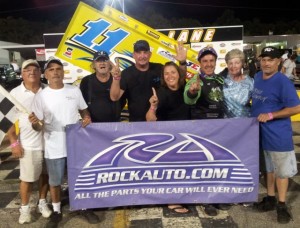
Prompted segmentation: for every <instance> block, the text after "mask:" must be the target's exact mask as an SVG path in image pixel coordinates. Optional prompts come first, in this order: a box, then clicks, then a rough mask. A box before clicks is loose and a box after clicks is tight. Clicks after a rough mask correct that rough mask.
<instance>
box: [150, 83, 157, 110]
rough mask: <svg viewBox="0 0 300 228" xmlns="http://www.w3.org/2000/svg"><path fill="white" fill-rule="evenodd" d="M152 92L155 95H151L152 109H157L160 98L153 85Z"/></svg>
mask: <svg viewBox="0 0 300 228" xmlns="http://www.w3.org/2000/svg"><path fill="white" fill-rule="evenodd" d="M152 93H153V95H152V96H151V97H150V99H149V102H150V105H151V107H150V109H153V110H156V109H157V105H158V98H157V95H156V91H155V89H154V88H153V87H152Z"/></svg>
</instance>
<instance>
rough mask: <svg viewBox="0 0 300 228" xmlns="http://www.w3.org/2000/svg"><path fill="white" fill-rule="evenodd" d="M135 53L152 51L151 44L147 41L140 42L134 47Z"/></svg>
mask: <svg viewBox="0 0 300 228" xmlns="http://www.w3.org/2000/svg"><path fill="white" fill-rule="evenodd" d="M133 51H135V52H138V51H150V46H149V43H148V42H147V41H146V40H138V41H137V42H135V44H134V45H133Z"/></svg>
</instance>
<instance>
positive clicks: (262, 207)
mask: <svg viewBox="0 0 300 228" xmlns="http://www.w3.org/2000/svg"><path fill="white" fill-rule="evenodd" d="M276 204H277V200H276V198H275V197H274V198H273V197H268V196H266V197H264V198H263V200H262V201H261V202H259V203H256V204H254V207H255V208H256V209H257V210H258V211H260V212H265V211H272V210H275V208H276Z"/></svg>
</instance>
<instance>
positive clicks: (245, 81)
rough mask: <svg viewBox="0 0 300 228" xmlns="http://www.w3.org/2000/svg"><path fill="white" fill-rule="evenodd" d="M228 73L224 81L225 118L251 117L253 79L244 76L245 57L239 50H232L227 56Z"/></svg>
mask: <svg viewBox="0 0 300 228" xmlns="http://www.w3.org/2000/svg"><path fill="white" fill-rule="evenodd" d="M225 61H226V64H227V67H228V73H227V76H226V77H225V80H224V85H223V94H224V108H225V117H226V118H234V117H249V116H250V99H251V94H252V90H253V82H254V81H253V79H252V78H251V77H249V76H248V75H245V74H243V66H244V64H245V55H244V53H243V51H241V50H239V49H232V50H231V51H229V52H228V53H227V54H226V56H225Z"/></svg>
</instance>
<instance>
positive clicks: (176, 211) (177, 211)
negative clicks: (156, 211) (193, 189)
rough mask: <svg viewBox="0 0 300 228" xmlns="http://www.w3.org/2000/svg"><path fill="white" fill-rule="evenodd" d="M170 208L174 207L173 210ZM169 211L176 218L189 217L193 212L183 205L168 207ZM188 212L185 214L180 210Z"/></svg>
mask: <svg viewBox="0 0 300 228" xmlns="http://www.w3.org/2000/svg"><path fill="white" fill-rule="evenodd" d="M170 206H174V207H173V208H170ZM167 209H168V211H169V213H170V214H172V215H174V216H180V215H181V216H184V215H189V214H191V212H192V211H191V210H190V209H189V208H187V207H185V206H183V205H168V207H167ZM184 209H185V210H187V211H185V212H181V211H180V210H184Z"/></svg>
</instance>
